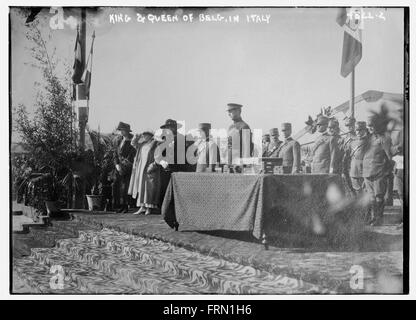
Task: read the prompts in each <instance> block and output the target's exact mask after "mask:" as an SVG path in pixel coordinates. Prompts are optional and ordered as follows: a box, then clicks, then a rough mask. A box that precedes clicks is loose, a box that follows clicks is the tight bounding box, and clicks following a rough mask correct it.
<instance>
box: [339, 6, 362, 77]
mask: <svg viewBox="0 0 416 320" xmlns="http://www.w3.org/2000/svg"><path fill="white" fill-rule="evenodd" d="M361 19H362V17H361V15H360V13H359V12H357V9H350V10H349V13H347V9H346V8H342V9H340V11H339V12H338V16H337V19H336V21H337V23H338V24H339V25H340V26H341V27H343V28H344V44H343V47H342V62H341V75H342V76H343V77H344V78H345V77H346V76H348V75H349V74H350V73H351V72H352V70H353V69H354V67H355V66H356V65H357V64H358V63H359V62H360V60H361V56H362V51H363V47H362V40H361V24H360V20H361Z"/></svg>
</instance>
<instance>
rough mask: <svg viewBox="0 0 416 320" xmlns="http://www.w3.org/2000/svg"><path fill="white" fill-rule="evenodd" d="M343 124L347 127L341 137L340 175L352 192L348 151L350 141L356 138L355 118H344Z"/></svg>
mask: <svg viewBox="0 0 416 320" xmlns="http://www.w3.org/2000/svg"><path fill="white" fill-rule="evenodd" d="M344 125H345V127H346V128H347V134H346V135H345V136H344V137H343V138H342V141H341V150H342V152H343V157H342V175H343V177H344V179H345V181H346V183H347V185H348V187H349V189H350V190H351V191H352V192H354V188H353V186H352V180H351V177H350V167H351V164H350V162H349V161H350V159H351V156H350V155H349V154H348V153H349V152H350V144H351V142H352V141H353V140H354V139H355V138H356V128H355V119H354V118H353V117H347V118H345V122H344ZM364 125H365V122H364ZM366 130H367V129H366ZM365 133H366V132H365Z"/></svg>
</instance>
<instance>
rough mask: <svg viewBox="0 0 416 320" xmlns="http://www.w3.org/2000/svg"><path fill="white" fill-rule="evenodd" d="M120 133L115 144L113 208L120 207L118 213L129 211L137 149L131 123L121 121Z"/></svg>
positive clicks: (118, 127) (118, 128)
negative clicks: (130, 187)
mask: <svg viewBox="0 0 416 320" xmlns="http://www.w3.org/2000/svg"><path fill="white" fill-rule="evenodd" d="M117 130H118V131H119V132H120V135H119V136H118V137H117V138H116V139H115V143H114V144H115V145H114V167H115V168H114V170H113V174H112V190H113V202H114V205H113V208H114V209H116V208H118V210H117V212H118V213H127V212H128V209H129V208H128V205H129V196H128V194H127V191H128V187H129V182H130V176H131V170H132V166H133V161H134V156H135V154H136V149H134V148H133V146H132V145H131V140H132V138H133V135H132V134H131V129H130V125H129V124H127V123H124V122H120V123H119V125H118V126H117Z"/></svg>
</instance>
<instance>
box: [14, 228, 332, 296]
mask: <svg viewBox="0 0 416 320" xmlns="http://www.w3.org/2000/svg"><path fill="white" fill-rule="evenodd" d="M13 271H14V272H13V292H14V293H47V294H311V293H321V294H322V293H330V292H329V291H327V290H326V289H325V288H320V287H318V286H315V285H313V284H310V283H307V282H304V281H301V280H297V279H294V278H291V277H287V276H285V275H276V274H272V273H269V272H266V271H262V270H258V269H255V268H253V267H250V266H244V265H241V264H238V263H233V262H228V261H225V260H222V259H218V258H215V257H212V256H209V255H204V254H201V253H199V252H194V251H191V250H187V249H184V248H179V247H176V246H174V245H172V244H170V243H167V242H163V241H160V240H155V239H149V238H142V237H138V236H133V235H129V234H126V233H123V232H117V231H114V230H110V229H102V230H101V231H92V230H81V231H79V237H78V238H72V239H57V241H56V245H55V247H53V248H33V249H32V251H31V255H30V256H27V257H23V258H19V259H14V260H13ZM331 293H333V292H331Z"/></svg>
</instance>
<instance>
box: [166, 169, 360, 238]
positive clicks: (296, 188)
mask: <svg viewBox="0 0 416 320" xmlns="http://www.w3.org/2000/svg"><path fill="white" fill-rule="evenodd" d="M347 198H348V197H346V195H345V188H344V183H343V180H342V179H341V177H340V176H338V175H329V174H322V175H317V174H304V175H302V174H299V175H285V174H282V175H265V174H260V175H243V174H218V173H185V172H178V173H174V174H172V177H171V180H170V183H169V186H168V189H167V192H166V195H165V198H164V202H163V205H162V215H163V218H164V220H165V221H166V222H167V224H168V225H169V226H171V227H172V228H173V227H174V226H175V224H176V223H179V225H187V226H192V227H194V230H198V231H212V230H229V231H248V232H251V233H252V235H253V236H254V237H256V238H258V239H260V238H261V237H262V235H263V232H268V231H270V229H272V228H274V229H275V228H278V227H279V225H280V226H281V225H284V224H285V223H286V224H287V225H288V226H289V225H290V226H291V227H292V228H293V227H295V228H297V229H298V232H303V230H306V231H311V232H314V233H324V232H325V230H326V229H327V228H333V227H336V228H339V227H340V218H341V220H342V221H341V224H342V225H343V226H345V223H346V222H347V221H348V220H350V219H348V217H350V216H351V215H349V216H348V214H346V213H345V211H346V210H348V211H349V212H350V213H351V210H352V211H354V210H355V211H357V210H356V209H357V208H356V204H357V201H355V200H353V199H347ZM358 210H361V211H362V208H358ZM353 213H354V212H353ZM354 216H357V215H356V212H355V214H354ZM288 220H289V222H290V223H288Z"/></svg>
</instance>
